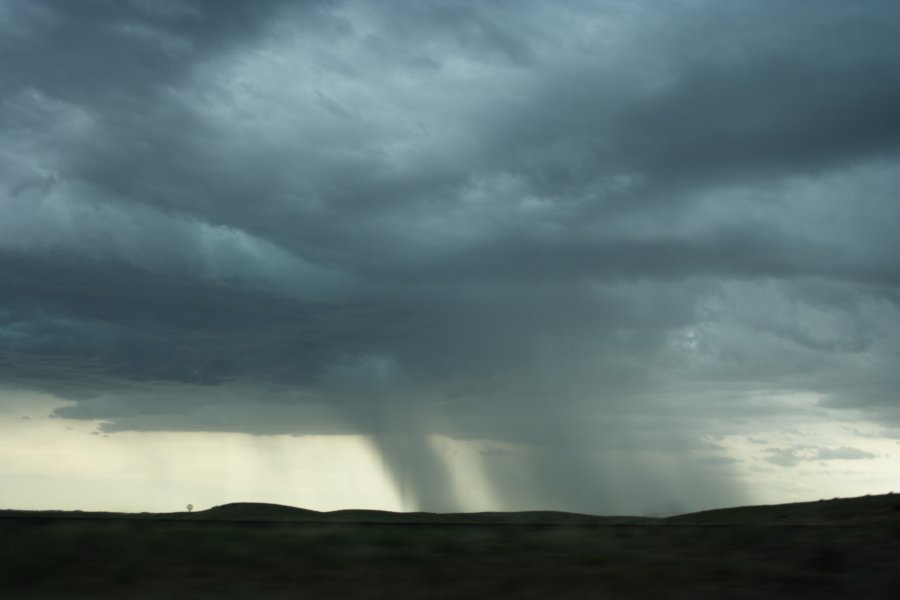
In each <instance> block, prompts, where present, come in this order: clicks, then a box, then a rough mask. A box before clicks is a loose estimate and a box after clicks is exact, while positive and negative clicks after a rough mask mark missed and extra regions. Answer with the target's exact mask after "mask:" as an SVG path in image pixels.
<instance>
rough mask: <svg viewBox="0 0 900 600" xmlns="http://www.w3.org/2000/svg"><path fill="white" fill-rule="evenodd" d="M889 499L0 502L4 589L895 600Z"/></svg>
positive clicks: (897, 506) (898, 548) (897, 502)
mask: <svg viewBox="0 0 900 600" xmlns="http://www.w3.org/2000/svg"><path fill="white" fill-rule="evenodd" d="M898 556H900V496H892V495H885V496H871V497H864V498H853V499H835V500H826V501H820V502H812V503H800V504H788V505H777V506H764V507H742V508H731V509H722V510H717V511H706V512H701V513H693V514H689V515H680V516H676V517H669V518H665V519H648V518H638V517H596V516H590V515H575V514H570V513H558V512H544V511H539V512H526V513H476V514H459V515H436V514H430V513H390V512H381V511H336V512H329V513H319V512H315V511H308V510H304V509H299V508H293V507H286V506H279V505H271V504H248V503H240V504H229V505H224V506H220V507H214V508H212V509H209V510H206V511H197V512H194V513H169V514H139V515H131V514H118V513H113V514H110V513H67V512H60V511H40V512H23V511H0V583H2V587H0V596H2V597H5V598H146V599H155V598H251V597H252V598H256V597H266V598H307V597H308V598H339V597H340V598H399V597H404V598H481V597H500V598H721V597H723V595H726V594H727V597H730V598H759V597H767V598H782V597H783V598H844V597H847V596H850V595H852V596H855V597H860V598H894V597H896V594H897V590H900V570H898V569H897V568H896V560H897V557H898Z"/></svg>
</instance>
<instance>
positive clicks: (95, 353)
mask: <svg viewBox="0 0 900 600" xmlns="http://www.w3.org/2000/svg"><path fill="white" fill-rule="evenodd" d="M898 38H900V4H898V3H896V2H892V1H888V0H884V1H882V0H863V1H860V2H852V3H849V2H843V1H838V0H822V1H821V2H815V3H807V2H791V3H787V2H782V1H780V0H745V1H742V0H735V1H733V2H720V1H718V0H674V1H672V2H666V3H657V2H650V1H643V0H630V1H624V0H574V1H572V2H566V3H547V2H542V1H539V0H516V1H512V0H497V1H496V2H494V1H492V2H481V1H475V0H430V1H427V2H424V1H416V0H386V1H383V2H381V1H379V2H368V1H363V0H329V1H325V0H321V1H318V0H310V1H308V2H302V3H298V2H292V1H289V0H257V1H254V2H245V1H239V0H217V1H213V0H153V1H148V0H127V1H122V2H116V3H109V2H101V1H99V0H83V1H81V2H69V1H66V0H34V1H28V2H24V1H18V0H0V508H3V507H10V508H70V509H75V508H80V509H83V510H89V509H105V510H130V511H141V510H151V511H168V510H181V509H182V508H183V507H184V506H185V505H186V504H187V503H192V504H193V505H194V506H196V507H197V508H202V507H206V506H211V505H215V504H223V503H226V502H234V501H250V500H255V501H265V502H278V503H284V504H290V505H295V506H303V507H306V508H313V509H319V510H333V509H339V508H348V507H364V508H382V509H389V510H417V509H422V510H432V511H456V510H516V509H536V508H547V509H559V510H572V511H580V512H590V513H607V514H610V513H616V514H664V513H671V512H679V511H689V510H697V509H703V508H713V507H717V506H727V505H736V504H748V503H759V502H764V503H774V502H787V501H795V500H812V499H817V498H822V497H834V496H853V495H861V494H866V493H873V494H874V493H885V492H888V491H900V454H898V451H900V391H898V390H900V369H898V365H900V258H898V257H900V236H898V235H897V231H900V169H898V159H900V116H898V111H897V107H898V106H900V46H898V44H897V41H896V40H897V39H898Z"/></svg>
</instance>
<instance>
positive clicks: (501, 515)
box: [0, 494, 900, 525]
mask: <svg viewBox="0 0 900 600" xmlns="http://www.w3.org/2000/svg"><path fill="white" fill-rule="evenodd" d="M0 517H8V518H9V517H26V518H27V517H37V518H70V519H77V518H85V519H137V520H144V519H163V520H186V521H223V522H227V521H265V522H297V523H384V524H391V523H398V524H399V523H421V524H428V523H431V524H484V525H489V524H497V525H504V524H510V525H514V524H521V525H557V524H558V525H726V524H731V525H763V524H768V525H836V524H858V523H880V522H900V495H894V494H885V495H880V496H863V497H859V498H834V499H832V500H819V501H816V502H797V503H792V504H776V505H762V506H741V507H733V508H721V509H714V510H706V511H701V512H695V513H687V514H683V515H676V516H672V517H666V518H654V517H635V516H597V515H585V514H578V513H569V512H561V511H522V512H477V513H428V512H408V513H398V512H391V511H381V510H354V509H350V510H336V511H331V512H319V511H315V510H309V509H304V508H297V507H293V506H285V505H281V504H268V503H261V502H236V503H231V504H224V505H222V506H216V507H213V508H210V509H207V510H202V511H197V512H192V513H189V512H173V513H113V512H84V511H60V510H50V511H27V510H0Z"/></svg>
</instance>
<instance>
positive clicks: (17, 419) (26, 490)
mask: <svg viewBox="0 0 900 600" xmlns="http://www.w3.org/2000/svg"><path fill="white" fill-rule="evenodd" d="M2 396H3V397H2V400H3V402H2V403H0V456H2V457H3V460H2V462H0V508H18V509H67V510H74V509H80V510H110V511H127V512H140V511H151V512H169V511H180V510H184V508H185V506H186V505H187V504H188V503H190V504H193V505H194V507H195V508H196V509H197V510H202V509H204V508H209V507H211V506H215V505H219V504H225V503H228V502H239V501H258V502H274V503H278V504H286V505H291V506H299V507H303V508H309V509H314V510H322V511H327V510H337V509H342V508H373V509H382V510H395V511H402V510H412V509H414V508H415V507H414V506H410V505H409V503H405V502H404V498H403V495H402V493H401V492H400V491H399V490H397V489H396V488H395V486H394V484H393V482H392V479H391V477H390V476H389V474H388V473H387V472H386V470H385V467H384V465H383V464H382V461H381V459H380V458H379V456H378V455H377V453H376V452H374V451H373V449H372V447H371V445H370V444H369V443H368V441H367V440H366V438H365V437H363V436H353V435H335V436H288V435H269V436H253V435H248V434H239V433H210V432H119V433H113V434H103V433H100V432H99V431H98V426H99V424H100V423H98V422H94V421H76V420H69V419H60V418H55V417H51V416H50V414H51V411H52V409H53V408H55V407H58V406H60V405H61V402H60V401H59V400H57V399H54V398H53V397H51V396H48V395H40V394H36V393H32V392H28V393H25V392H15V391H8V390H7V391H5V392H3V394H2ZM796 401H797V402H812V401H814V398H805V399H804V398H798V399H797V400H796ZM878 432H879V427H878V426H876V425H874V424H866V423H865V422H863V421H860V422H858V423H856V424H855V425H854V426H853V427H849V426H848V425H846V424H840V423H832V422H826V421H823V422H820V423H807V424H805V425H803V426H797V424H796V423H783V424H781V425H780V426H779V425H778V424H776V423H773V424H770V427H769V429H762V428H760V429H757V430H756V432H755V434H754V435H753V436H747V435H726V436H719V437H716V438H714V439H713V438H709V439H707V440H705V441H706V442H708V443H709V445H710V447H711V448H717V449H715V450H713V451H712V452H713V454H711V455H710V456H713V455H714V456H715V457H717V458H718V459H719V460H730V461H734V462H733V463H732V464H731V467H732V468H733V472H734V473H735V476H736V477H738V478H739V479H740V480H741V482H742V483H743V484H744V485H745V486H746V488H747V489H748V490H750V494H751V498H750V501H751V502H753V503H766V504H768V503H779V502H792V501H804V500H815V499H818V498H823V497H824V498H829V497H836V496H844V497H846V496H854V495H863V494H876V493H886V492H888V491H894V490H900V485H898V484H900V481H898V473H900V442H898V441H897V440H893V439H889V438H885V437H881V436H879V435H878ZM431 443H432V444H433V446H434V447H435V448H436V450H437V452H438V453H439V455H440V456H441V457H442V458H443V459H444V461H445V464H446V465H447V467H448V473H449V476H450V477H451V478H452V480H453V486H454V489H455V490H458V491H459V500H460V502H461V503H462V505H463V506H464V507H465V509H466V510H472V511H477V510H502V509H503V506H502V505H501V503H500V500H499V499H498V498H497V497H495V495H494V492H493V490H492V486H491V484H490V482H489V481H488V478H489V474H488V473H487V471H486V469H485V467H484V457H483V454H484V452H485V450H486V448H490V449H492V451H494V452H499V451H502V452H503V453H504V454H505V455H506V456H507V458H506V459H505V462H504V464H505V465H506V467H505V471H506V472H505V475H504V476H505V477H507V478H508V480H511V481H515V482H516V483H515V485H516V486H517V487H518V488H519V489H520V490H521V498H520V500H521V502H522V508H525V507H530V508H541V506H540V505H539V501H538V500H536V499H537V498H539V497H540V494H539V493H538V491H537V490H535V489H534V482H533V481H530V480H529V473H528V472H527V469H526V467H525V465H526V464H527V461H526V460H517V458H519V459H522V458H524V450H523V449H522V448H521V447H516V446H514V445H512V444H500V443H497V442H474V441H468V442H464V441H459V440H452V439H449V438H446V437H439V436H432V438H431ZM843 446H847V447H850V446H852V447H853V448H856V449H858V450H860V451H863V452H868V453H871V454H872V455H874V458H868V459H865V460H827V461H824V460H822V461H820V460H810V459H809V458H808V457H803V455H804V452H806V451H805V450H804V447H831V448H837V447H843ZM772 447H779V448H789V449H790V448H793V449H795V451H796V453H797V455H798V456H800V457H802V458H803V459H802V460H799V461H798V462H797V464H795V465H793V466H789V467H787V466H783V465H779V464H775V463H773V462H771V461H770V460H769V459H770V458H771V452H770V451H768V450H767V449H769V448H772ZM710 456H706V457H699V458H700V459H701V460H702V459H703V458H709V457H710ZM609 460H612V461H615V458H614V457H613V458H610V459H609ZM652 460H653V461H655V466H654V471H655V472H656V473H657V474H658V475H659V476H660V477H665V476H666V471H667V468H666V459H665V457H663V456H656V457H652ZM671 483H672V487H673V488H674V489H675V490H676V494H675V497H676V498H677V481H676V480H673V481H672V482H671ZM689 497H690V490H686V491H685V498H689ZM679 508H683V509H684V510H694V509H697V508H709V507H708V506H702V507H701V506H683V507H681V506H679ZM642 510H646V508H645V507H644V508H642V507H635V510H633V511H626V512H635V513H636V512H641V511H642Z"/></svg>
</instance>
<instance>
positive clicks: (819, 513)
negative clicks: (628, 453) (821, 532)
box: [665, 494, 900, 525]
mask: <svg viewBox="0 0 900 600" xmlns="http://www.w3.org/2000/svg"><path fill="white" fill-rule="evenodd" d="M665 521H666V522H667V523H672V524H685V525H686V524H691V525H694V524H697V525H700V524H704V525H707V524H708V525H715V524H722V525H742V524H748V525H756V524H759V525H852V524H862V523H887V522H895V523H900V494H884V495H881V496H861V497H859V498H834V499H832V500H818V501H815V502H796V503H793V504H772V505H763V506H741V507H736V508H720V509H715V510H706V511H702V512H696V513H690V514H685V515H678V516H674V517H669V518H667V519H665Z"/></svg>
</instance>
